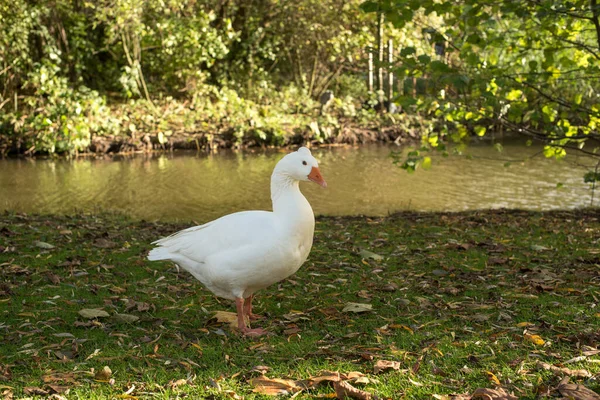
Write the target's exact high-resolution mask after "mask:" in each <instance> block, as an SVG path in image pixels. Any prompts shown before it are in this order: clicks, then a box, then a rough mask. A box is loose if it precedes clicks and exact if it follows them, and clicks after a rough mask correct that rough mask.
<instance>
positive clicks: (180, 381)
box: [167, 379, 188, 388]
mask: <svg viewBox="0 0 600 400" xmlns="http://www.w3.org/2000/svg"><path fill="white" fill-rule="evenodd" d="M187 383H188V381H187V379H177V380H176V381H175V380H172V381H170V382H169V383H167V387H168V388H176V387H179V386H183V385H187Z"/></svg>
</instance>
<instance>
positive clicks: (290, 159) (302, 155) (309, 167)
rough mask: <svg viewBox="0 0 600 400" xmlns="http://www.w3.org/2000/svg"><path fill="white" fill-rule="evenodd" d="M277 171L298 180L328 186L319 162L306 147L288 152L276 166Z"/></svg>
mask: <svg viewBox="0 0 600 400" xmlns="http://www.w3.org/2000/svg"><path fill="white" fill-rule="evenodd" d="M274 172H275V173H277V174H280V175H287V176H288V177H290V178H291V179H294V180H297V181H312V182H315V183H317V184H319V185H321V186H322V187H327V182H325V179H323V176H321V171H319V163H318V162H317V160H316V159H315V158H314V157H313V156H312V154H311V153H310V150H309V149H307V148H306V147H300V148H299V149H298V151H295V152H293V153H289V154H287V155H286V156H285V157H283V158H282V159H281V161H279V163H278V164H277V166H276V167H275V171H274Z"/></svg>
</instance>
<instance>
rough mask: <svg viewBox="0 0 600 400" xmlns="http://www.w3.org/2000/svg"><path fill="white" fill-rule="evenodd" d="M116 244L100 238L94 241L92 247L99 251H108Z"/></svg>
mask: <svg viewBox="0 0 600 400" xmlns="http://www.w3.org/2000/svg"><path fill="white" fill-rule="evenodd" d="M116 245H117V244H116V243H115V242H111V241H110V240H107V239H104V238H100V239H96V240H94V246H96V247H99V248H101V249H110V248H113V247H115V246H116Z"/></svg>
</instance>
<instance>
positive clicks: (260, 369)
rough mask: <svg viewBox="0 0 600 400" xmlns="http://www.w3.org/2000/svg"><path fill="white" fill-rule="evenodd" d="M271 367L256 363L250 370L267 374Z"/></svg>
mask: <svg viewBox="0 0 600 400" xmlns="http://www.w3.org/2000/svg"><path fill="white" fill-rule="evenodd" d="M270 369H271V368H270V367H267V366H266V365H256V366H254V367H252V369H251V370H250V372H258V373H259V374H262V375H264V374H266V373H267V372H269V370H270Z"/></svg>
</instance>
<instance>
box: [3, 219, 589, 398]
mask: <svg viewBox="0 0 600 400" xmlns="http://www.w3.org/2000/svg"><path fill="white" fill-rule="evenodd" d="M185 226H186V225H182V224H169V223H150V222H144V221H142V222H140V221H131V220H128V219H126V218H124V217H122V216H115V215H106V214H103V215H77V216H29V215H19V214H10V213H8V214H4V215H1V216H0V398H1V397H2V394H3V393H4V396H10V395H11V394H12V395H14V397H16V398H18V397H23V396H25V397H36V396H37V395H36V393H43V392H40V391H39V390H43V391H45V392H48V393H55V392H57V393H60V394H61V395H62V396H65V397H67V398H69V399H106V398H134V397H135V398H152V399H154V398H159V399H160V398H165V399H166V398H175V397H177V396H179V397H181V398H183V397H186V396H188V398H211V399H231V398H236V396H238V397H237V398H242V397H243V398H244V399H259V398H264V397H266V396H264V395H261V394H257V393H253V392H252V389H253V386H252V385H251V382H250V380H251V379H252V378H255V377H257V376H260V374H259V373H258V372H256V371H252V369H253V368H254V367H255V366H266V367H268V368H269V369H268V371H267V372H266V375H265V376H266V377H269V378H290V379H307V378H309V377H312V376H316V375H318V374H319V373H320V372H322V371H325V370H332V371H339V372H342V373H348V372H351V371H359V372H362V373H364V374H366V376H367V377H368V378H370V382H369V383H367V384H355V386H356V387H359V388H361V389H363V390H365V391H368V392H370V393H373V394H377V395H378V396H380V397H382V398H393V399H398V398H409V399H420V398H431V397H432V396H433V395H438V396H437V397H438V398H444V397H443V395H448V396H449V395H451V394H472V393H473V392H474V391H475V389H477V388H494V387H497V386H498V383H499V384H500V385H501V386H502V387H503V388H505V389H506V390H507V391H508V392H512V393H513V394H514V395H516V396H518V397H520V398H536V397H537V396H538V394H539V393H544V392H545V391H546V392H547V391H550V392H551V393H553V392H552V391H553V390H554V389H555V388H556V387H557V385H558V383H559V381H560V380H561V379H562V378H563V377H564V372H556V373H555V372H551V371H548V370H543V369H540V368H539V367H538V365H537V363H538V362H539V361H541V362H545V363H548V364H551V365H555V366H558V367H561V368H562V367H566V368H569V369H573V370H575V369H584V370H587V371H588V372H589V373H590V377H587V378H578V377H572V378H571V381H572V382H577V383H580V384H583V385H585V386H587V387H588V388H590V389H592V390H595V391H596V392H600V384H599V383H598V381H597V380H596V379H595V378H594V376H595V377H598V375H599V374H600V362H599V361H600V356H599V355H595V354H594V349H596V348H598V346H599V344H600V343H599V342H600V212H599V211H598V210H583V211H573V212H548V213H528V212H520V211H487V212H471V213H458V214H416V213H403V214H398V215H394V216H391V217H388V218H362V217H361V218H358V217H356V218H319V219H318V220H317V228H316V234H315V244H314V247H313V251H312V253H311V255H310V257H309V260H308V261H307V262H306V263H305V265H304V266H303V267H302V268H301V269H300V271H299V272H298V273H297V274H296V275H294V276H292V277H291V278H290V279H288V280H285V281H283V282H281V283H280V284H278V285H274V286H272V287H270V288H268V289H266V290H264V291H262V292H260V293H259V294H258V295H257V297H256V299H255V312H257V313H259V314H262V315H264V316H265V317H267V318H266V319H263V320H260V321H257V322H254V323H253V326H256V327H263V328H266V329H268V330H269V331H270V332H271V333H272V335H270V336H268V337H262V338H258V339H249V338H243V337H241V336H239V335H238V334H236V332H235V331H234V330H232V329H230V328H229V327H228V326H226V325H223V324H221V323H218V322H217V321H216V320H214V319H213V318H212V315H213V314H214V312H215V311H219V310H223V311H234V307H233V305H232V304H231V303H230V302H229V301H226V300H221V299H217V298H215V297H214V296H212V295H211V294H210V293H209V292H208V291H206V290H205V289H203V288H202V286H201V285H200V284H199V283H198V282H197V281H196V280H195V279H194V278H193V277H191V275H189V274H187V273H186V272H184V271H180V272H178V271H177V269H176V268H174V266H173V265H172V264H170V263H162V262H149V261H146V259H145V255H146V253H147V251H148V250H149V248H150V245H149V243H150V242H151V241H152V240H155V239H157V238H159V237H161V236H164V235H166V234H169V233H171V232H173V231H175V230H178V229H181V228H184V227H185ZM36 241H42V242H46V243H50V244H52V245H53V246H55V247H54V248H52V249H44V248H41V247H39V246H38V245H36ZM361 249H364V250H368V251H371V252H373V253H375V254H376V255H380V256H382V257H383V259H374V258H379V257H376V256H371V257H368V258H366V259H363V256H366V255H367V253H363V255H362V256H361V254H360V251H361ZM348 302H355V303H365V304H370V305H372V307H373V309H372V311H368V312H363V313H358V314H356V313H349V312H342V309H343V308H344V306H345V305H346V304H347V303H348ZM84 308H100V309H103V310H105V311H107V312H108V313H109V314H111V317H108V318H99V319H96V320H95V319H91V320H89V319H86V318H83V317H82V316H80V315H79V314H78V312H79V311H80V310H81V309H84ZM116 313H121V314H129V315H135V316H137V317H139V320H138V321H136V322H133V323H126V322H123V321H119V320H116V319H115V318H114V317H113V315H114V314H116ZM528 335H529V336H528ZM535 335H537V336H535ZM581 355H586V356H585V357H582V358H581V359H580V360H579V361H575V362H567V361H570V359H572V358H574V357H578V356H581ZM378 360H394V361H398V362H399V363H400V370H398V371H387V372H383V373H380V374H377V375H375V374H374V373H373V366H374V364H375V362H377V361H378ZM104 366H108V367H109V368H110V369H111V370H112V375H111V376H110V379H112V380H111V381H109V382H107V381H106V379H95V372H97V371H98V370H101V369H102V368H103V367H104ZM492 374H493V375H492ZM98 378H101V377H98ZM180 379H185V380H187V382H186V383H184V384H179V385H173V382H176V381H177V380H180ZM496 379H497V381H496ZM179 383H181V381H180V382H179ZM333 392H334V391H333V388H332V387H331V386H330V385H328V384H323V385H320V386H318V387H316V388H313V389H310V390H307V391H303V392H302V393H300V394H299V395H298V396H297V397H296V398H298V399H308V398H314V397H316V396H327V395H328V394H329V395H331V394H332V393H333ZM554 393H555V394H556V391H554ZM448 398H450V397H448Z"/></svg>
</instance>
